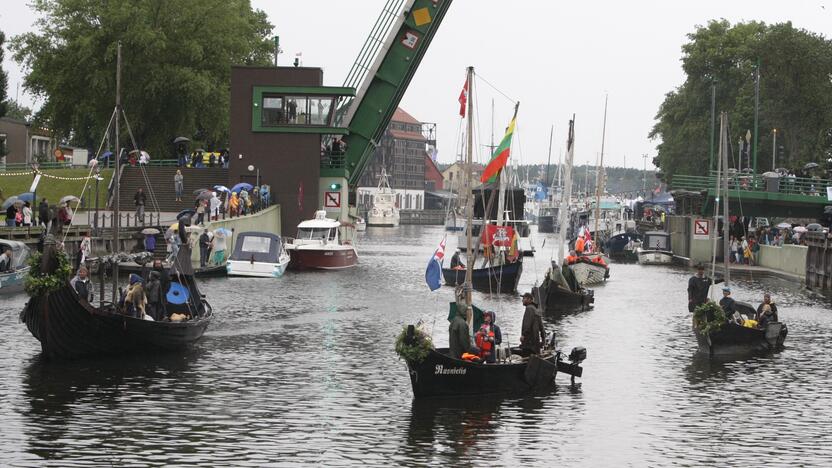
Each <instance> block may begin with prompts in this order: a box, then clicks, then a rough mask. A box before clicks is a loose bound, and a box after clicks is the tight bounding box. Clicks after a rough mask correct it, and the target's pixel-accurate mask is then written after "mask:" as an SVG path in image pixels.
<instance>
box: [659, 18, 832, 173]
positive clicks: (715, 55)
mask: <svg viewBox="0 0 832 468" xmlns="http://www.w3.org/2000/svg"><path fill="white" fill-rule="evenodd" d="M688 38H689V40H690V41H689V42H688V43H687V44H685V45H684V46H683V47H682V68H683V70H684V72H685V74H686V75H687V77H686V80H685V82H684V83H683V84H682V85H681V86H680V87H678V88H677V89H675V90H673V91H671V92H669V93H668V94H667V95H666V96H665V100H664V102H663V103H662V104H661V106H660V108H659V111H658V113H657V115H656V120H657V121H656V123H655V125H654V127H653V129H652V131H651V132H650V137H651V138H656V139H660V140H661V141H660V143H659V144H658V156H657V157H656V158H655V159H654V163H655V164H656V165H657V166H659V168H660V169H661V171H662V173H663V175H664V177H665V178H671V177H672V176H673V174H705V173H707V171H708V159H709V157H708V151H709V134H710V118H711V86H712V84H715V85H716V111H717V113H719V112H720V111H726V112H728V114H729V123H730V127H729V142H730V144H731V145H732V147H731V151H732V153H731V154H732V158H731V159H732V163H731V165H732V166H734V167H736V166H738V165H739V164H740V161H739V148H738V146H739V144H738V141H739V140H740V139H744V138H745V135H746V133H747V132H748V131H749V130H752V129H753V125H754V75H755V70H756V67H757V66H759V67H760V73H761V80H760V110H759V139H758V142H757V143H758V156H757V162H758V171H760V172H762V171H765V170H768V169H770V168H771V167H772V159H771V158H772V144H773V141H772V140H773V138H772V136H773V129H775V128H776V129H777V139H778V141H777V146H778V156H777V166H785V167H790V168H800V167H802V165H803V164H805V163H806V162H809V161H820V160H821V159H822V158H824V157H825V153H826V152H827V151H828V150H829V148H830V147H832V146H830V143H832V139H831V138H829V137H828V135H829V131H828V130H829V129H830V128H832V82H830V79H829V77H830V76H832V42H830V41H828V40H826V39H825V38H824V37H823V36H820V35H818V34H815V33H811V32H809V31H806V30H803V29H796V28H794V27H793V26H792V24H791V23H781V24H774V25H766V24H765V23H761V22H746V23H738V24H736V25H731V24H730V23H729V22H728V21H725V20H721V21H711V22H710V23H708V24H707V25H706V26H702V27H698V28H697V29H696V31H694V32H693V33H691V34H689V35H688ZM717 128H718V124H717ZM747 163H748V161H746V162H745V163H743V167H746V165H747Z"/></svg>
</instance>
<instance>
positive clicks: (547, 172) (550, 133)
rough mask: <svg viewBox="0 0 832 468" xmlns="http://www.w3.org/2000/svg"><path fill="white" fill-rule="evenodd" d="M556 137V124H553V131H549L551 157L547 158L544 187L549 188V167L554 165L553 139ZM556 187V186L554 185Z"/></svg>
mask: <svg viewBox="0 0 832 468" xmlns="http://www.w3.org/2000/svg"><path fill="white" fill-rule="evenodd" d="M554 135H555V124H552V129H551V130H550V131H549V156H548V157H547V158H546V182H544V183H543V186H544V187H548V186H549V166H551V164H552V137H553V136H554ZM552 185H554V184H552Z"/></svg>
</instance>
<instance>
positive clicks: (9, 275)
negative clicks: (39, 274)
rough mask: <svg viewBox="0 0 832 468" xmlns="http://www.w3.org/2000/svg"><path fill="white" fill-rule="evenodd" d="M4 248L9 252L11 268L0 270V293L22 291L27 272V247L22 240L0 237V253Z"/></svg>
mask: <svg viewBox="0 0 832 468" xmlns="http://www.w3.org/2000/svg"><path fill="white" fill-rule="evenodd" d="M4 250H9V251H10V252H11V268H10V269H9V270H7V271H3V272H0V294H12V293H16V292H20V291H23V283H24V279H25V278H26V274H27V273H28V272H29V265H28V264H27V262H28V260H29V248H28V247H26V244H24V243H23V242H18V241H13V240H7V239H0V254H2V252H3V251H4Z"/></svg>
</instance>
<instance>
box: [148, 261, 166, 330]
mask: <svg viewBox="0 0 832 468" xmlns="http://www.w3.org/2000/svg"><path fill="white" fill-rule="evenodd" d="M145 296H146V297H147V306H145V312H146V313H147V314H148V315H150V316H151V317H153V320H156V321H159V320H162V319H163V318H164V314H163V312H162V284H161V282H160V281H159V272H158V271H151V272H150V274H149V279H148V280H147V286H146V287H145Z"/></svg>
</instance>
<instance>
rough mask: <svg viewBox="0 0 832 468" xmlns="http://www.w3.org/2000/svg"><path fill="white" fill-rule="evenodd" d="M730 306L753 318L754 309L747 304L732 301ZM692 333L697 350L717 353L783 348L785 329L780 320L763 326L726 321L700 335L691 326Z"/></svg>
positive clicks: (786, 328) (697, 328)
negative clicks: (717, 327) (697, 346)
mask: <svg viewBox="0 0 832 468" xmlns="http://www.w3.org/2000/svg"><path fill="white" fill-rule="evenodd" d="M734 307H735V308H736V310H737V311H738V312H740V313H741V314H745V315H746V316H747V317H754V314H755V310H754V308H753V307H752V306H751V305H750V304H748V303H745V302H740V301H736V302H735V303H734ZM693 333H694V335H696V343H697V344H698V345H699V350H698V351H699V353H701V354H705V355H708V356H718V355H741V354H746V353H754V352H766V351H775V350H778V349H780V348H782V347H783V343H784V342H785V341H786V336H787V335H788V334H789V329H788V327H787V326H786V324H785V323H782V322H769V323H767V324H766V327H765V328H749V327H745V326H742V325H739V324H737V323H734V322H727V323H725V324H724V325H723V326H722V328H720V329H719V330H717V331H716V332H711V333H707V334H703V333H702V332H701V331H700V330H699V327H697V326H695V325H694V327H693Z"/></svg>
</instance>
